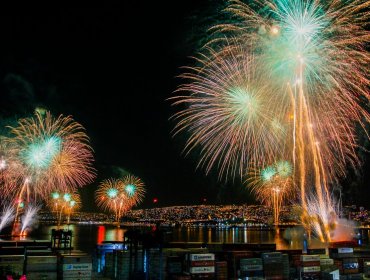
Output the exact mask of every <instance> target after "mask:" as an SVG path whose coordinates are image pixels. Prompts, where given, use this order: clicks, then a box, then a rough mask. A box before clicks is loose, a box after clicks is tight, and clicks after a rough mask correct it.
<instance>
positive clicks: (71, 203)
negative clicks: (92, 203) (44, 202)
mask: <svg viewBox="0 0 370 280" xmlns="http://www.w3.org/2000/svg"><path fill="white" fill-rule="evenodd" d="M48 206H49V208H50V209H51V210H52V211H53V212H54V213H55V215H56V217H57V221H58V222H57V224H58V226H60V224H61V221H62V216H63V214H64V215H66V217H67V224H69V221H70V218H71V215H72V213H73V212H75V211H77V210H78V209H79V208H80V207H81V198H80V195H79V194H78V193H77V192H73V193H59V192H58V191H54V192H52V193H51V195H50V199H49V200H48Z"/></svg>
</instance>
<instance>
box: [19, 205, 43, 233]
mask: <svg viewBox="0 0 370 280" xmlns="http://www.w3.org/2000/svg"><path fill="white" fill-rule="evenodd" d="M40 208H41V207H40V206H37V205H36V206H33V205H30V204H29V205H28V206H27V209H26V210H25V212H24V215H23V216H22V217H21V220H22V229H21V232H20V235H24V234H25V233H26V230H27V229H30V228H31V227H32V225H33V224H34V223H35V222H36V221H37V218H38V217H37V212H38V211H39V210H40Z"/></svg>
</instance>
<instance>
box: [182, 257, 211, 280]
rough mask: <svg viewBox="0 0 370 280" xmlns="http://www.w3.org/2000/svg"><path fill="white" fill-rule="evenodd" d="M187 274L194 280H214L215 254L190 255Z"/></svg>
mask: <svg viewBox="0 0 370 280" xmlns="http://www.w3.org/2000/svg"><path fill="white" fill-rule="evenodd" d="M187 272H188V273H189V274H190V275H191V277H192V279H199V278H202V279H213V278H214V276H215V254H212V253H203V254H188V256H187Z"/></svg>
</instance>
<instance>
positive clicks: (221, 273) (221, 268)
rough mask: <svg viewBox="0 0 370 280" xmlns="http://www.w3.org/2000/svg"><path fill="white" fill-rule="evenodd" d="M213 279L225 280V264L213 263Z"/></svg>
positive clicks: (223, 262)
mask: <svg viewBox="0 0 370 280" xmlns="http://www.w3.org/2000/svg"><path fill="white" fill-rule="evenodd" d="M215 272H216V275H215V279H216V280H227V279H228V278H227V262H226V261H218V262H215Z"/></svg>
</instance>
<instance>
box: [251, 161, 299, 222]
mask: <svg viewBox="0 0 370 280" xmlns="http://www.w3.org/2000/svg"><path fill="white" fill-rule="evenodd" d="M292 174H293V170H292V166H291V164H290V163H289V162H288V161H278V162H276V163H274V164H273V165H270V166H267V167H265V168H263V169H262V170H260V169H259V170H255V171H251V172H250V173H249V178H248V179H247V182H248V184H249V186H251V187H252V190H253V192H255V193H256V196H257V199H258V200H260V201H261V202H262V203H265V204H267V205H268V206H271V207H272V208H273V212H274V223H275V225H278V224H279V216H280V209H281V206H282V205H283V204H284V203H285V202H286V201H288V200H293V199H294V198H295V196H296V190H295V188H294V182H293V178H292Z"/></svg>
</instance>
